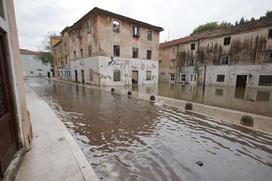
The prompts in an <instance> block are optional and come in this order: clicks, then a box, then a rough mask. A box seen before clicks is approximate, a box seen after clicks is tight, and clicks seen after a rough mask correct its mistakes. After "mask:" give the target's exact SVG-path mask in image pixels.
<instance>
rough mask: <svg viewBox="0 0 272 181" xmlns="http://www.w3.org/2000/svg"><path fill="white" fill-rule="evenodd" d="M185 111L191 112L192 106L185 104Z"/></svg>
mask: <svg viewBox="0 0 272 181" xmlns="http://www.w3.org/2000/svg"><path fill="white" fill-rule="evenodd" d="M185 109H186V110H193V104H192V103H186V104H185Z"/></svg>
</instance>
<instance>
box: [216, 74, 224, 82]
mask: <svg viewBox="0 0 272 181" xmlns="http://www.w3.org/2000/svg"><path fill="white" fill-rule="evenodd" d="M216 82H225V75H217V77H216Z"/></svg>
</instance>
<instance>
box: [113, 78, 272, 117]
mask: <svg viewBox="0 0 272 181" xmlns="http://www.w3.org/2000/svg"><path fill="white" fill-rule="evenodd" d="M125 88H126V89H128V90H134V91H137V92H139V93H147V94H155V95H160V96H165V97H171V98H175V99H180V100H185V101H190V102H196V103H201V104H205V105H210V106H216V107H221V108H227V109H232V110H237V111H242V112H249V113H254V114H259V115H264V116H272V96H271V92H272V91H271V90H270V89H257V88H247V89H244V88H235V87H223V86H206V87H204V88H203V86H201V85H182V84H169V83H168V82H160V83H159V84H158V85H157V86H148V85H146V86H143V85H136V86H133V87H131V86H128V87H125ZM115 89H116V90H118V89H123V87H115Z"/></svg>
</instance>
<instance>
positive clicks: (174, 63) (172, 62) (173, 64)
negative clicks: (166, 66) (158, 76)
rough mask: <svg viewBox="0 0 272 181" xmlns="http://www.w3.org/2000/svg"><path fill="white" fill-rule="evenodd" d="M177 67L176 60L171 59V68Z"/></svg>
mask: <svg viewBox="0 0 272 181" xmlns="http://www.w3.org/2000/svg"><path fill="white" fill-rule="evenodd" d="M175 65H176V59H171V63H170V68H174V67H175Z"/></svg>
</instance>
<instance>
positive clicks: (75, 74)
mask: <svg viewBox="0 0 272 181" xmlns="http://www.w3.org/2000/svg"><path fill="white" fill-rule="evenodd" d="M75 78H76V82H78V80H77V70H75Z"/></svg>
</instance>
